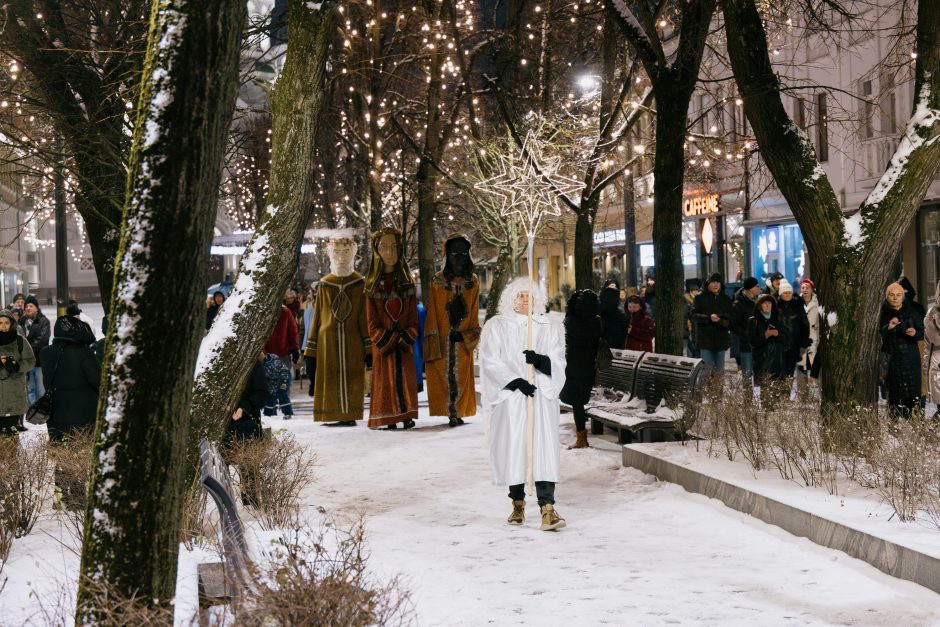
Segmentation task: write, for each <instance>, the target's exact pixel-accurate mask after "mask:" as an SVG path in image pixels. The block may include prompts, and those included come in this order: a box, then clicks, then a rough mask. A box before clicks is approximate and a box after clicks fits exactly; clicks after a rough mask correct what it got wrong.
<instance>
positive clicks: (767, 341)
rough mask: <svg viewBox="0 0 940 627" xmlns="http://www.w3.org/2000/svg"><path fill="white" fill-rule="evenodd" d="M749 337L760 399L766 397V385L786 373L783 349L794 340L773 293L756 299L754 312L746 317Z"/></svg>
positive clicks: (770, 385) (755, 380)
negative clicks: (759, 389) (781, 315)
mask: <svg viewBox="0 0 940 627" xmlns="http://www.w3.org/2000/svg"><path fill="white" fill-rule="evenodd" d="M747 341H748V344H750V345H751V351H752V353H753V356H754V385H757V386H760V388H761V399H766V398H768V397H767V388H770V387H772V383H773V382H774V381H780V380H782V379H784V378H785V377H786V372H785V370H784V352H785V351H786V349H787V348H788V347H789V346H790V344H791V338H790V332H789V331H788V330H787V327H786V325H784V324H783V321H782V320H781V318H780V311H779V309H778V308H777V301H776V299H774V297H773V296H771V295H769V294H764V295H763V296H761V297H760V298H758V299H757V304H756V305H755V306H754V315H753V316H751V317H750V318H749V319H748V321H747Z"/></svg>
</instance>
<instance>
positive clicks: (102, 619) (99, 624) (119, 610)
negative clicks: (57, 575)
mask: <svg viewBox="0 0 940 627" xmlns="http://www.w3.org/2000/svg"><path fill="white" fill-rule="evenodd" d="M82 592H83V594H85V595H86V598H88V599H90V603H89V605H91V606H93V607H94V608H96V609H95V614H94V616H93V617H88V619H87V620H86V621H85V623H86V624H93V625H95V627H166V626H167V625H172V624H173V614H174V609H173V606H172V605H169V604H167V605H165V606H161V607H150V606H148V605H147V603H146V602H145V600H144V599H143V598H142V597H140V596H138V595H131V596H127V595H126V594H123V593H121V592H118V591H117V590H114V589H113V588H109V587H107V586H106V585H105V584H103V583H100V582H95V581H90V580H86V583H85V585H84V587H83V591H82ZM74 616H75V594H74V590H73V589H72V588H71V587H63V589H62V592H61V593H60V594H59V595H58V597H56V598H55V600H54V601H53V602H52V603H50V600H49V599H48V598H46V599H41V600H40V608H39V610H38V611H37V613H36V615H35V616H34V617H32V619H31V620H30V621H28V622H27V624H29V625H33V624H35V625H68V624H72V622H73V618H74Z"/></svg>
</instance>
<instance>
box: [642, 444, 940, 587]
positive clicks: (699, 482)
mask: <svg viewBox="0 0 940 627" xmlns="http://www.w3.org/2000/svg"><path fill="white" fill-rule="evenodd" d="M623 465H624V466H631V467H633V468H637V469H639V470H641V471H643V472H645V473H647V474H650V475H653V476H654V477H656V478H658V479H660V480H661V481H668V482H670V483H675V484H677V485H680V486H682V487H683V488H685V489H686V490H687V491H689V492H694V493H697V494H702V495H704V496H707V497H710V498H713V499H718V500H719V501H722V502H723V503H724V504H725V505H727V506H728V507H730V508H731V509H736V510H738V511H739V512H743V513H745V514H748V515H749V516H753V517H754V518H757V519H759V520H762V521H764V522H765V523H768V524H771V525H776V526H777V527H780V528H781V529H783V530H785V531H788V532H790V533H792V534H793V535H795V536H801V537H804V538H807V539H809V540H811V541H813V542H815V543H816V544H819V545H821V546H825V547H827V548H830V549H836V550H837V551H842V552H844V553H847V554H848V555H850V556H852V557H855V558H858V559H860V560H863V561H866V562H868V563H869V564H871V565H872V566H874V567H875V568H877V569H878V570H880V571H882V572H884V573H887V574H888V575H891V576H892V577H897V578H899V579H906V580H907V581H912V582H914V583H917V584H920V585H922V586H924V587H925V588H929V589H930V590H933V591H934V592H937V593H940V559H937V558H936V557H932V556H930V555H927V554H925V553H921V552H920V551H917V550H914V549H911V548H908V547H905V546H901V545H899V544H895V543H893V542H890V541H888V540H885V539H883V538H878V537H876V536H873V535H870V534H868V533H865V532H863V531H859V530H857V529H852V528H851V527H847V526H846V525H843V524H841V523H837V522H834V521H832V520H828V519H826V518H822V517H820V516H817V515H815V514H811V513H809V512H806V511H803V510H801V509H799V508H797V507H794V506H792V505H787V504H786V503H781V502H780V501H776V500H774V499H771V498H768V497H766V496H763V495H761V494H758V493H756V492H752V491H750V490H747V489H745V488H741V487H739V486H736V485H732V484H730V483H727V482H725V481H721V480H720V479H716V478H714V477H710V476H708V475H705V474H702V473H700V472H698V471H695V470H692V469H690V468H686V467H684V466H680V465H678V464H675V463H673V462H670V461H667V460H664V459H661V458H659V457H656V456H654V455H651V454H649V453H646V452H644V451H641V450H637V449H635V448H632V447H631V446H630V445H626V446H624V447H623Z"/></svg>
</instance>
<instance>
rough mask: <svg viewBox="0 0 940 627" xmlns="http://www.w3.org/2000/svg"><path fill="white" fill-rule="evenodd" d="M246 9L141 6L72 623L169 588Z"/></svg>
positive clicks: (148, 601)
mask: <svg viewBox="0 0 940 627" xmlns="http://www.w3.org/2000/svg"><path fill="white" fill-rule="evenodd" d="M245 21H246V5H245V3H244V2H240V1H239V0H228V1H216V2H208V3H200V4H198V5H190V4H189V3H186V2H182V1H177V2H167V0H155V2H154V4H153V9H152V13H151V21H150V36H149V41H148V51H147V57H146V60H145V63H144V68H145V69H144V73H143V76H144V82H143V84H142V89H141V94H140V100H139V104H138V108H137V120H136V124H135V131H134V138H133V144H132V150H131V159H130V166H129V175H128V184H127V189H128V193H127V202H126V206H125V210H124V225H123V229H122V232H121V244H120V249H119V257H118V259H119V266H118V268H117V271H116V273H115V288H114V294H113V297H112V300H113V303H114V307H113V309H112V323H111V328H110V329H109V333H108V346H107V351H106V361H107V364H108V366H109V368H108V369H107V370H106V374H105V376H104V377H103V390H102V394H101V399H102V400H101V403H100V405H99V409H98V413H99V415H98V432H97V434H96V446H95V457H94V461H93V467H92V475H91V480H90V484H89V490H88V509H87V512H86V516H85V539H84V543H83V546H82V563H81V578H80V582H79V591H78V603H77V609H76V622H77V623H78V624H94V623H98V622H101V621H102V620H103V619H105V617H106V616H107V612H108V611H109V608H108V607H107V603H108V599H106V598H103V596H102V592H107V594H108V595H109V596H118V597H119V598H120V597H125V598H135V599H136V600H137V602H139V603H140V604H142V605H146V606H150V607H158V608H169V607H171V606H172V602H173V598H174V596H175V593H176V566H177V554H178V550H179V511H180V503H181V501H182V495H183V492H184V490H185V481H184V477H185V472H184V471H185V464H184V462H185V456H186V436H187V428H188V423H189V412H188V410H189V401H190V396H191V392H192V383H191V381H192V379H191V377H192V371H193V365H194V361H195V357H196V348H197V346H198V344H199V339H200V338H201V337H202V333H203V322H202V321H203V319H204V311H205V310H204V307H205V300H204V298H205V284H204V283H203V278H204V277H205V276H206V272H207V266H208V261H209V259H208V255H206V250H208V248H209V244H210V242H211V239H212V231H213V228H212V227H213V224H214V221H215V211H216V199H217V195H218V189H219V178H220V175H221V167H222V158H223V154H224V150H225V143H226V138H227V134H228V130H229V125H230V123H231V119H232V114H233V112H234V109H235V94H236V90H237V87H238V60H239V50H240V47H241V37H242V31H243V29H244V26H245ZM168 294H173V295H174V297H173V298H168V297H167V295H168ZM168 339H169V340H170V343H169V344H168ZM112 600H113V598H112Z"/></svg>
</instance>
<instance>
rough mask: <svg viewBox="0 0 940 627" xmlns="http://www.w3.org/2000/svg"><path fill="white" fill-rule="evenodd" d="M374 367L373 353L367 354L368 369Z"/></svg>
mask: <svg viewBox="0 0 940 627" xmlns="http://www.w3.org/2000/svg"><path fill="white" fill-rule="evenodd" d="M371 367H372V351H369V352H368V353H366V368H371Z"/></svg>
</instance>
